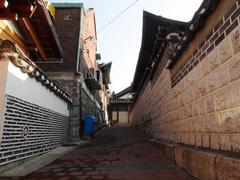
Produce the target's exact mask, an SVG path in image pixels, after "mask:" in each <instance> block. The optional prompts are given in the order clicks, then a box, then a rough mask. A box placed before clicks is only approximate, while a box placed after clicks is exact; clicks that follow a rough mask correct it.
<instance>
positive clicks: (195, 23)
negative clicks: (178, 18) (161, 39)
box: [169, 0, 220, 69]
mask: <svg viewBox="0 0 240 180" xmlns="http://www.w3.org/2000/svg"><path fill="white" fill-rule="evenodd" d="M219 2H220V0H204V1H203V2H202V4H201V6H200V7H199V9H198V10H197V11H196V12H195V14H194V16H193V18H192V20H191V21H190V22H188V26H187V28H186V30H185V34H186V35H185V37H184V38H183V40H182V41H181V42H180V43H179V45H178V47H177V48H176V49H175V51H174V52H173V54H172V57H171V64H170V65H169V68H170V69H171V68H172V67H173V66H174V64H176V62H177V60H178V59H179V58H180V56H181V55H182V53H183V52H184V51H185V49H187V47H188V45H189V44H190V43H191V42H192V41H193V39H194V38H195V36H196V34H197V32H199V31H200V30H201V29H202V28H203V27H204V25H205V24H206V21H207V18H208V17H209V16H210V15H211V14H212V13H213V12H214V11H215V10H216V8H217V6H218V4H219Z"/></svg>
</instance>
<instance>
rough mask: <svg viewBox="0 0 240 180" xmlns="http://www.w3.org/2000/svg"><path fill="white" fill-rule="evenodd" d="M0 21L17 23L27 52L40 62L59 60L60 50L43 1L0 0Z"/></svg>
mask: <svg viewBox="0 0 240 180" xmlns="http://www.w3.org/2000/svg"><path fill="white" fill-rule="evenodd" d="M0 19H2V20H12V21H17V23H18V25H19V27H20V29H21V31H22V33H23V35H24V37H25V40H26V45H27V47H28V50H29V52H30V53H31V52H32V51H38V53H39V54H40V57H41V60H44V61H46V60H47V59H48V58H61V57H62V48H61V46H60V42H59V39H58V37H57V33H56V31H55V29H54V26H53V23H52V20H51V17H50V15H49V13H48V11H47V9H46V7H45V5H44V1H43V0H8V1H7V3H6V1H4V0H0Z"/></svg>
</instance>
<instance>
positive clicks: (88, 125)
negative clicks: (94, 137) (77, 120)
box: [84, 115, 96, 133]
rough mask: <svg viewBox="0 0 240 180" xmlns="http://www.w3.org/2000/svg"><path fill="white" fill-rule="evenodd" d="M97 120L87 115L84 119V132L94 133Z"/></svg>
mask: <svg viewBox="0 0 240 180" xmlns="http://www.w3.org/2000/svg"><path fill="white" fill-rule="evenodd" d="M95 122H96V118H95V117H94V116H90V115H86V116H85V117H84V132H86V133H92V132H94V123H95Z"/></svg>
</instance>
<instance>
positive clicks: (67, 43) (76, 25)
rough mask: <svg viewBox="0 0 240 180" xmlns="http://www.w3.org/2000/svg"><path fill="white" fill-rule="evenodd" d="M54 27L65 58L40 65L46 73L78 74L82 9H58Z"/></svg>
mask: <svg viewBox="0 0 240 180" xmlns="http://www.w3.org/2000/svg"><path fill="white" fill-rule="evenodd" d="M55 17H56V19H55V21H54V26H55V29H56V32H57V35H58V38H59V40H60V43H61V46H62V48H63V58H62V61H61V60H60V59H58V60H57V59H56V60H55V61H56V63H54V62H52V61H51V60H48V62H46V63H44V62H43V63H39V66H40V67H41V68H42V69H43V70H44V71H46V72H59V71H60V72H61V71H62V72H76V65H77V51H78V42H79V38H80V37H79V32H80V22H81V9H61V8H60V9H57V8H56V16H55Z"/></svg>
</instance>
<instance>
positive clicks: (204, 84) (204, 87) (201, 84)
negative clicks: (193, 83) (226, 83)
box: [197, 79, 207, 96]
mask: <svg viewBox="0 0 240 180" xmlns="http://www.w3.org/2000/svg"><path fill="white" fill-rule="evenodd" d="M197 88H199V91H200V94H201V96H205V95H206V94H207V82H206V79H202V80H201V81H200V82H199V84H198V86H197Z"/></svg>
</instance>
